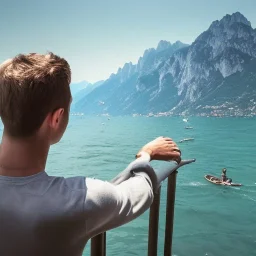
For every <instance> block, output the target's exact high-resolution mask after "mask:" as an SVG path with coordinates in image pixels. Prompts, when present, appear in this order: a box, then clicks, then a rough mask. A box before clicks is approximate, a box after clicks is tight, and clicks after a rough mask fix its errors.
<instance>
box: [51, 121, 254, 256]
mask: <svg viewBox="0 0 256 256" xmlns="http://www.w3.org/2000/svg"><path fill="white" fill-rule="evenodd" d="M185 125H186V124H185V123H184V122H183V121H182V118H178V117H160V118H146V117H135V118H132V117H110V120H108V118H107V117H86V116H83V117H79V116H71V120H70V124H69V126H68V129H67V132H66V134H65V136H64V138H63V139H62V141H61V142H60V143H59V144H57V145H55V146H53V147H52V148H51V150H50V155H49V159H48V160H49V161H48V164H47V172H48V173H49V174H51V175H64V176H66V177H68V176H75V175H84V176H88V177H96V178H99V179H103V180H109V179H111V178H113V177H114V176H115V175H116V174H117V173H118V172H119V171H121V170H123V169H124V168H125V167H126V166H127V165H128V164H129V162H131V161H132V160H134V156H135V154H136V153H137V151H138V150H139V149H140V148H141V147H142V146H143V145H144V144H145V143H147V142H148V141H150V140H152V139H154V138H155V137H158V136H160V135H163V136H169V137H171V138H173V139H174V140H175V141H179V140H180V139H182V138H186V137H193V138H195V140H194V141H191V142H187V143H182V144H179V146H180V149H181V150H182V156H183V159H185V158H196V159H197V161H196V163H193V164H190V165H188V166H185V167H182V168H181V169H180V170H179V173H178V176H177V191H176V205H175V224H174V239H173V255H177V256H189V255H192V256H204V255H208V256H215V255H216V256H217V255H218V256H222V255H232V256H250V255H256V157H255V155H256V135H255V131H256V118H222V119H220V118H199V117H193V118H190V125H191V126H193V127H194V129H193V130H186V129H184V127H185ZM162 164H163V163H162V162H154V163H153V166H155V167H161V165H162ZM223 167H226V168H227V176H228V177H232V179H233V182H238V183H242V184H243V186H242V187H239V188H238V187H224V186H217V185H214V184H211V183H209V182H207V181H206V180H205V179H204V175H205V174H208V173H209V174H213V175H220V174H221V169H222V168H223ZM165 191H166V182H164V183H163V186H162V197H161V212H160V214H161V216H160V223H159V224H160V231H159V254H158V255H160V256H162V255H163V243H164V224H165V206H166V202H165V201H166V193H165ZM148 213H149V212H148V211H147V212H146V213H145V214H143V215H142V216H140V217H139V218H138V219H136V220H135V221H133V222H131V223H128V224H126V225H125V226H122V227H120V228H117V229H114V230H112V231H109V232H107V255H111V256H112V255H124V256H126V255H127V256H128V255H140V256H143V255H147V232H148ZM89 252H90V250H89V244H88V245H87V246H86V249H85V251H84V255H89V254H90V253H89Z"/></svg>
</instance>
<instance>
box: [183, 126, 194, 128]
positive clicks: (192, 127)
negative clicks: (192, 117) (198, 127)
mask: <svg viewBox="0 0 256 256" xmlns="http://www.w3.org/2000/svg"><path fill="white" fill-rule="evenodd" d="M185 129H194V128H193V127H192V126H186V127H185Z"/></svg>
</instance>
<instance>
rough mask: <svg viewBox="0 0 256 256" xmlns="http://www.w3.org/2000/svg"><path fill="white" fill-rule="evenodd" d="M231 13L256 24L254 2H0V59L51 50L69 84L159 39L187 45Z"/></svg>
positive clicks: (92, 78) (99, 75) (105, 71)
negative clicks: (64, 66)
mask: <svg viewBox="0 0 256 256" xmlns="http://www.w3.org/2000/svg"><path fill="white" fill-rule="evenodd" d="M237 11H239V12H241V13H242V14H243V15H244V16H245V17H246V18H247V19H248V20H249V21H250V22H251V24H252V27H253V28H255V27H256V15H255V13H256V1H255V0H176V1H173V0H101V1H100V0H90V1H89V0H72V1H71V0H70V1H68V0H43V1H41V0H40V1H38V0H0V33H1V36H0V38H1V41H0V62H3V61H4V60H6V59H8V58H12V57H14V56H15V55H17V54H19V53H29V52H38V53H43V54H44V53H46V52H48V51H51V52H53V53H55V54H57V55H59V56H61V57H63V58H65V59H66V60H67V61H68V62H69V64H70V66H71V69H72V82H79V81H82V80H86V81H89V82H92V83H94V82H96V81H99V80H105V79H107V78H108V77H109V76H110V74H111V73H116V72H117V70H118V68H119V67H123V65H124V63H126V62H130V61H131V62H133V63H134V64H135V63H137V61H138V58H139V57H140V56H142V55H143V52H144V51H145V50H146V49H148V48H152V47H154V48H155V47H156V46H157V44H158V42H159V41H160V40H167V41H170V42H171V43H174V42H175V41H177V40H180V41H182V42H184V43H192V42H193V41H194V40H195V39H196V37H197V36H198V35H199V34H200V33H202V32H203V31H205V30H206V29H208V27H209V26H210V24H211V23H212V21H214V20H219V19H221V18H222V17H223V16H225V15H226V14H232V13H234V12H237Z"/></svg>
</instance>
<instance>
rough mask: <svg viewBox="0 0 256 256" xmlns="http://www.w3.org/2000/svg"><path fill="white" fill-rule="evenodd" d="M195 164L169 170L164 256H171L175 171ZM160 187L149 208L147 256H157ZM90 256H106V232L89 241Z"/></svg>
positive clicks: (180, 164)
mask: <svg viewBox="0 0 256 256" xmlns="http://www.w3.org/2000/svg"><path fill="white" fill-rule="evenodd" d="M192 162H195V159H191V160H182V161H181V162H180V163H179V164H176V165H175V166H173V167H172V170H169V172H170V175H169V177H168V185H167V197H166V200H167V201H166V220H165V241H164V256H171V253H172V234H173V220H174V205H175V192H176V176H177V169H178V168H180V167H181V166H183V165H186V164H190V163H192ZM160 197H161V186H160V187H159V189H158V191H157V192H156V193H155V194H154V201H153V203H152V205H151V207H150V214H149V231H148V256H157V245H158V223H159V209H160ZM91 256H106V232H104V233H102V234H99V235H97V236H95V237H93V238H92V239H91Z"/></svg>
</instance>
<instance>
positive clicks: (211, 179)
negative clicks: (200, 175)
mask: <svg viewBox="0 0 256 256" xmlns="http://www.w3.org/2000/svg"><path fill="white" fill-rule="evenodd" d="M204 177H205V179H206V180H208V181H209V182H211V183H213V184H216V185H223V186H236V187H239V186H242V184H240V183H233V182H232V183H230V184H228V183H226V182H223V181H222V180H221V179H220V178H218V177H215V176H213V175H210V174H208V175H205V176H204Z"/></svg>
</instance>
